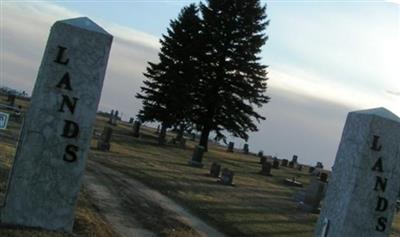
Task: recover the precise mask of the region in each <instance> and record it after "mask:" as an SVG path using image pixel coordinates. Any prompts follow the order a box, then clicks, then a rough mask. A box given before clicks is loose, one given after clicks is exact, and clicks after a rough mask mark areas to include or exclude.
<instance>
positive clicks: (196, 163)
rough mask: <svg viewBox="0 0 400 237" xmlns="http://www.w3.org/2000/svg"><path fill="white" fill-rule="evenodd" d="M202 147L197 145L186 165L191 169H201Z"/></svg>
mask: <svg viewBox="0 0 400 237" xmlns="http://www.w3.org/2000/svg"><path fill="white" fill-rule="evenodd" d="M204 150H205V149H204V147H203V146H199V145H197V146H196V147H195V149H194V151H193V155H192V159H191V160H189V162H188V164H189V165H191V166H193V167H198V168H203V166H204V165H203V164H202V163H201V162H202V160H203V154H204Z"/></svg>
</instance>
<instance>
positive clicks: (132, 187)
mask: <svg viewBox="0 0 400 237" xmlns="http://www.w3.org/2000/svg"><path fill="white" fill-rule="evenodd" d="M87 167H88V168H87V171H88V172H87V173H86V176H85V187H86V188H87V189H88V190H89V193H90V194H91V196H92V198H93V199H94V201H95V206H96V207H98V208H99V211H100V212H101V213H102V214H103V215H104V216H105V217H106V219H107V220H108V221H109V222H110V223H111V224H112V226H113V228H114V229H115V231H116V232H117V233H119V234H120V235H121V237H132V236H138V237H153V236H160V235H161V236H185V237H186V236H187V237H189V236H202V237H205V236H211V237H224V236H225V235H224V234H222V233H220V232H219V231H217V230H216V229H214V228H212V227H211V226H209V225H207V224H206V223H205V222H203V221H202V220H200V219H199V218H197V217H195V216H193V215H192V214H190V213H189V212H188V211H187V210H185V209H184V208H182V207H181V206H179V205H178V204H177V203H175V202H174V201H172V200H171V199H169V198H167V197H166V196H164V195H163V194H161V193H159V192H158V191H156V190H153V189H151V188H149V187H147V186H146V185H144V184H142V183H140V182H138V181H137V180H134V179H132V178H130V177H128V176H126V175H124V174H122V173H120V172H118V171H116V170H113V169H110V168H107V167H105V166H104V165H101V164H99V163H97V162H94V161H89V163H88V166H87Z"/></svg>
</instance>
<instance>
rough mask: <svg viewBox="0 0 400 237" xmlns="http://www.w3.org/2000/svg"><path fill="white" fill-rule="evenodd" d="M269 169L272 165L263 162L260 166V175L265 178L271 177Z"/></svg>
mask: <svg viewBox="0 0 400 237" xmlns="http://www.w3.org/2000/svg"><path fill="white" fill-rule="evenodd" d="M271 168H272V163H271V162H266V161H265V162H263V163H262V164H261V172H260V174H262V175H266V176H271Z"/></svg>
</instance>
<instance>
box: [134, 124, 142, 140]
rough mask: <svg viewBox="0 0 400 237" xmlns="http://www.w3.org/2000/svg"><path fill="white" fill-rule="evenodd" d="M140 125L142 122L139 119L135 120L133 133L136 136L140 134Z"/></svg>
mask: <svg viewBox="0 0 400 237" xmlns="http://www.w3.org/2000/svg"><path fill="white" fill-rule="evenodd" d="M140 125H141V123H140V122H139V121H135V122H134V123H133V133H132V135H133V136H134V137H139V136H140Z"/></svg>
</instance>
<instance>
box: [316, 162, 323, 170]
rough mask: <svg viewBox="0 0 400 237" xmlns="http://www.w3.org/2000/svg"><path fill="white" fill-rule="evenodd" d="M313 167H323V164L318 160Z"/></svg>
mask: <svg viewBox="0 0 400 237" xmlns="http://www.w3.org/2000/svg"><path fill="white" fill-rule="evenodd" d="M315 168H318V169H323V168H324V165H323V164H322V162H320V161H318V162H317V165H316V166H315Z"/></svg>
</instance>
